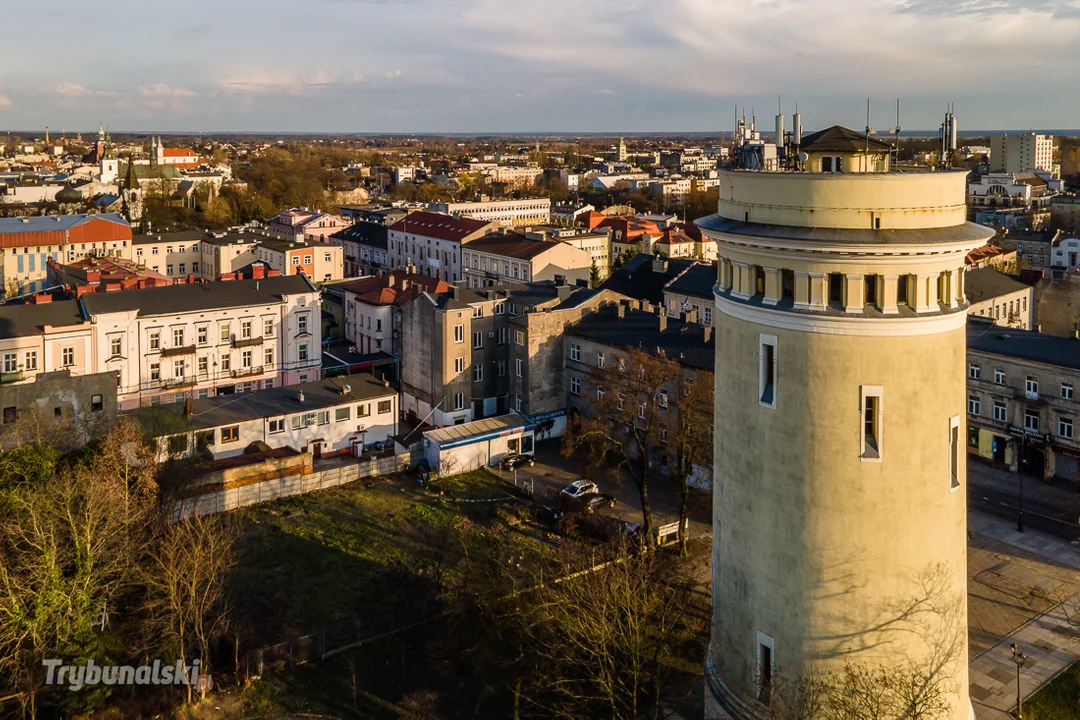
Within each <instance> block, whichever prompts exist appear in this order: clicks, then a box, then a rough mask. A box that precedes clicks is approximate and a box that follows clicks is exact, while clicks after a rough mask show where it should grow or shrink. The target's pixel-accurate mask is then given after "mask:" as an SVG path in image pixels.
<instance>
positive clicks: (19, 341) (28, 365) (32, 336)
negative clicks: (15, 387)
mask: <svg viewBox="0 0 1080 720" xmlns="http://www.w3.org/2000/svg"><path fill="white" fill-rule="evenodd" d="M93 342H94V341H93V328H92V327H91V326H90V324H89V323H87V322H86V317H85V316H84V315H83V312H82V308H81V307H80V304H79V301H78V300H61V301H55V302H54V301H53V299H52V296H51V295H34V296H32V297H31V298H29V302H26V303H23V304H7V305H0V362H2V363H3V365H2V367H0V384H2V385H9V384H14V383H26V382H33V381H34V380H36V378H37V377H38V376H39V375H41V374H43V373H55V372H58V371H66V372H69V373H70V374H71V375H73V376H80V375H88V374H91V373H94V372H96V369H95V367H94V363H93Z"/></svg>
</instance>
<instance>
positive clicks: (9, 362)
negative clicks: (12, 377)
mask: <svg viewBox="0 0 1080 720" xmlns="http://www.w3.org/2000/svg"><path fill="white" fill-rule="evenodd" d="M18 369H19V359H18V355H16V354H15V353H4V372H6V373H10V372H15V371H16V370H18Z"/></svg>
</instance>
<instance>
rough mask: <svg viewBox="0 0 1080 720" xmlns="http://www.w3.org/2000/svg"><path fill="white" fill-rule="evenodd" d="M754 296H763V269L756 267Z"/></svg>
mask: <svg viewBox="0 0 1080 720" xmlns="http://www.w3.org/2000/svg"><path fill="white" fill-rule="evenodd" d="M754 294H755V295H764V294H765V269H764V268H762V267H759V266H757V265H755V266H754Z"/></svg>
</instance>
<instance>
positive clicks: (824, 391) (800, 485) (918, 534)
mask: <svg viewBox="0 0 1080 720" xmlns="http://www.w3.org/2000/svg"><path fill="white" fill-rule="evenodd" d="M761 334H768V335H774V336H776V337H777V345H778V355H777V385H776V392H777V405H776V408H775V409H773V408H767V407H762V406H761V405H760V404H759V398H758V394H757V393H758V387H759V385H758V381H759V354H760V349H759V337H760V335H761ZM964 353H965V336H964V330H963V327H962V326H961V327H959V328H957V329H954V330H951V331H948V332H943V333H938V334H932V335H922V336H918V337H908V338H905V337H868V336H858V335H856V336H846V335H829V334H824V333H804V332H799V331H793V330H783V329H777V328H775V327H770V326H767V325H759V324H756V323H752V322H746V321H743V320H738V319H734V318H732V317H729V316H727V315H720V316H718V318H717V355H716V366H717V367H723V368H724V372H721V373H717V374H716V398H717V400H716V447H715V452H714V457H715V458H716V472H715V474H714V477H715V478H716V482H715V484H714V488H715V490H714V506H715V512H714V527H713V532H714V538H715V540H714V554H713V577H714V586H713V587H714V591H713V592H714V595H713V608H714V613H715V615H714V626H713V645H714V647H716V648H723V649H724V650H723V662H724V672H723V676H724V680H725V682H727V684H728V686H729V687H730V688H731V689H732V690H734V691H735V692H736V693H737V694H739V695H741V696H742V697H745V698H750V697H756V696H757V686H756V673H757V668H756V662H755V658H756V657H757V652H758V638H757V633H764V634H765V635H768V636H771V637H772V638H773V639H774V650H773V657H774V659H775V664H776V667H777V668H783V669H786V670H788V671H790V672H797V670H796V669H797V668H800V667H802V666H803V664H804V663H807V662H810V661H815V660H819V659H821V658H834V659H835V658H837V656H838V653H854V656H853V657H852V659H853V660H854V661H855V662H865V663H870V664H873V663H875V662H883V663H885V664H886V665H891V664H892V663H894V662H895V660H896V658H897V657H898V653H901V652H903V650H907V651H908V652H910V653H912V655H913V656H914V657H925V656H926V653H927V649H926V648H925V647H924V646H923V645H922V641H921V640H920V639H918V638H917V637H916V636H914V635H912V634H910V633H907V632H904V631H902V630H891V631H890V630H889V629H887V625H886V629H880V628H882V626H883V625H882V624H883V622H885V621H887V620H888V619H889V618H892V617H894V616H893V614H892V613H894V612H895V609H894V608H892V607H890V606H889V603H890V602H893V601H895V599H896V598H906V597H909V596H911V595H912V593H913V592H915V591H916V590H917V588H918V587H919V578H920V576H921V575H922V574H924V573H927V572H933V571H934V568H935V565H936V564H939V563H940V564H941V567H943V568H946V569H947V575H945V576H943V582H944V584H945V586H944V590H945V591H946V593H947V596H948V597H949V598H950V599H955V600H957V601H958V602H960V603H962V604H963V603H965V597H966V571H965V561H964V558H965V557H966V547H967V536H966V522H967V520H966V499H965V494H966V489H965V488H964V485H965V477H964V472H965V471H964V464H963V463H960V464H959V470H958V472H959V474H960V485H959V487H958V488H957V489H956V490H950V468H949V442H948V432H949V427H950V424H949V423H950V418H955V417H959V418H960V420H961V422H962V419H963V414H964V413H963V407H964V376H963V372H964V357H965V354H964ZM862 385H867V386H874V385H876V386H881V387H883V389H884V390H883V407H882V412H883V415H882V417H883V435H882V462H863V461H862V460H861V458H860V442H861V429H862V422H863V419H862V416H861V412H860V410H859V407H860V386H862ZM748 478H753V481H752V482H748V481H747V479H748ZM950 630H951V631H955V632H957V633H960V634H962V636H963V639H962V641H961V647H962V649H961V651H960V653H959V657H958V658H957V660H956V665H955V668H954V671H953V672H951V673H950V674H949V677H950V678H951V679H955V681H956V682H957V683H958V685H959V687H960V688H963V691H962V692H960V693H959V694H950V695H949V696H948V697H947V702H948V703H949V705H950V707H951V710H950V712H949V714H948V717H950V718H956V719H960V718H967V717H968V700H967V692H966V688H967V685H968V682H967V652H966V631H967V627H966V612H964V613H962V614H961V616H960V618H959V619H956V620H955V622H954V623H953V624H952V625H951V627H950ZM940 632H941V631H940V630H938V633H937V634H940ZM882 642H887V643H888V644H887V645H881V644H880V643H882ZM860 648H863V649H861V650H860ZM833 662H836V660H833Z"/></svg>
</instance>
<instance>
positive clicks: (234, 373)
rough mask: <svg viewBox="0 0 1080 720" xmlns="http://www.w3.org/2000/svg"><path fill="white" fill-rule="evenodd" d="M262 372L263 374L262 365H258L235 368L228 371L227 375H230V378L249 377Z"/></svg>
mask: <svg viewBox="0 0 1080 720" xmlns="http://www.w3.org/2000/svg"><path fill="white" fill-rule="evenodd" d="M262 374H263V366H262V365H260V366H259V367H249V368H237V369H235V370H231V371H229V377H232V378H242V377H251V376H253V375H262Z"/></svg>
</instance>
